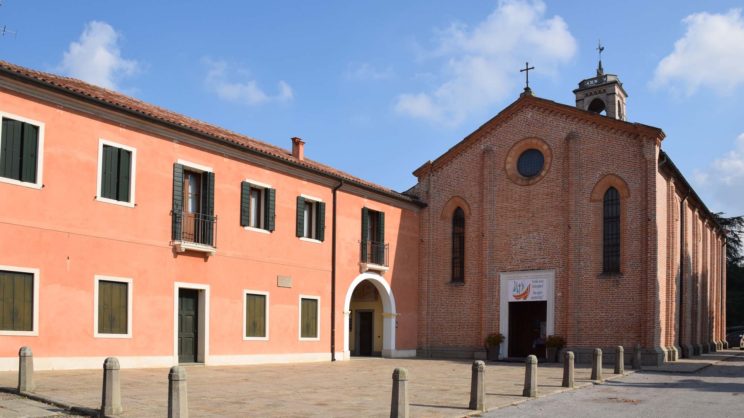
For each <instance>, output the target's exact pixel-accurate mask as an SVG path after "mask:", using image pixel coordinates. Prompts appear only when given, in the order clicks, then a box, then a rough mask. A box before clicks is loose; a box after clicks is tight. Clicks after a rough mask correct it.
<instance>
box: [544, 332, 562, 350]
mask: <svg viewBox="0 0 744 418" xmlns="http://www.w3.org/2000/svg"><path fill="white" fill-rule="evenodd" d="M545 346H546V347H550V348H557V349H559V350H560V349H561V348H563V347H565V346H566V340H565V339H563V337H561V336H558V335H550V336H548V339H547V341H545Z"/></svg>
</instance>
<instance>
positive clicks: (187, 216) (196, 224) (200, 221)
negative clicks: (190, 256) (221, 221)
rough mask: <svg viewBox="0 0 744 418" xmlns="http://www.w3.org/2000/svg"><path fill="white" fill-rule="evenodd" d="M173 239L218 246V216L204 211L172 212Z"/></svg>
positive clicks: (182, 242)
mask: <svg viewBox="0 0 744 418" xmlns="http://www.w3.org/2000/svg"><path fill="white" fill-rule="evenodd" d="M172 216H173V240H174V241H175V242H179V243H181V244H197V245H203V246H210V247H213V248H216V247H217V245H216V242H217V236H216V234H217V228H215V226H216V224H217V217H216V216H212V215H206V214H203V213H192V212H172Z"/></svg>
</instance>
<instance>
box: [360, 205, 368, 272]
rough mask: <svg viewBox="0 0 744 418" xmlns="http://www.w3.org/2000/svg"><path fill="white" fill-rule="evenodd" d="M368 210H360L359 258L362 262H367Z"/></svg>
mask: <svg viewBox="0 0 744 418" xmlns="http://www.w3.org/2000/svg"><path fill="white" fill-rule="evenodd" d="M368 229H369V209H367V208H362V243H361V252H362V253H361V258H362V261H363V262H367V245H368V242H369V235H368Z"/></svg>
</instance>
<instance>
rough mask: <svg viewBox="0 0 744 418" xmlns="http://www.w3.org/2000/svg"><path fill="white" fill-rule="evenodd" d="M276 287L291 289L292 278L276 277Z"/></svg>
mask: <svg viewBox="0 0 744 418" xmlns="http://www.w3.org/2000/svg"><path fill="white" fill-rule="evenodd" d="M276 286H277V287H292V277H290V276H276Z"/></svg>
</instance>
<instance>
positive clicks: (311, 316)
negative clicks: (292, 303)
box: [300, 297, 318, 339]
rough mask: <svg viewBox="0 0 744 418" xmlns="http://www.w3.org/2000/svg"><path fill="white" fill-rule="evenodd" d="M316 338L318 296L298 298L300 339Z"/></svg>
mask: <svg viewBox="0 0 744 418" xmlns="http://www.w3.org/2000/svg"><path fill="white" fill-rule="evenodd" d="M317 338H318V298H314V297H303V298H300V339H317Z"/></svg>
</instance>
